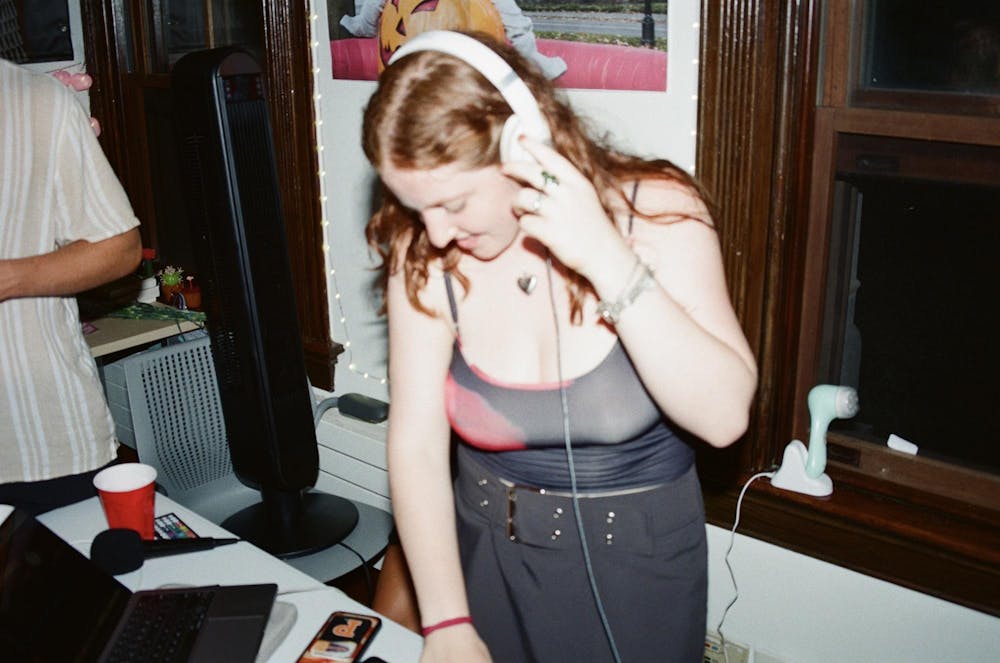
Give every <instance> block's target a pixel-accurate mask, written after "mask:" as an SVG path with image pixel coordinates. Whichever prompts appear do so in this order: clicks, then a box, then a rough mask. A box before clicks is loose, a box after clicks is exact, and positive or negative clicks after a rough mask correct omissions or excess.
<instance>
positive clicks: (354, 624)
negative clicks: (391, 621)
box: [299, 610, 382, 663]
mask: <svg viewBox="0 0 1000 663" xmlns="http://www.w3.org/2000/svg"><path fill="white" fill-rule="evenodd" d="M381 625H382V620H381V619H379V618H378V617H376V616H374V615H359V614H356V613H353V612H343V611H339V610H338V611H337V612H335V613H333V614H332V615H330V618H329V619H327V620H326V623H325V624H323V628H321V629H320V630H319V632H318V633H317V634H316V637H314V638H313V640H312V642H311V643H309V646H308V647H306V650H305V651H304V652H302V655H301V656H300V657H299V663H354V661H356V660H358V658H359V657H360V656H361V653H362V652H363V651H364V650H365V647H367V646H368V643H369V642H371V639H372V638H373V637H374V636H375V633H376V631H378V629H379V626H381Z"/></svg>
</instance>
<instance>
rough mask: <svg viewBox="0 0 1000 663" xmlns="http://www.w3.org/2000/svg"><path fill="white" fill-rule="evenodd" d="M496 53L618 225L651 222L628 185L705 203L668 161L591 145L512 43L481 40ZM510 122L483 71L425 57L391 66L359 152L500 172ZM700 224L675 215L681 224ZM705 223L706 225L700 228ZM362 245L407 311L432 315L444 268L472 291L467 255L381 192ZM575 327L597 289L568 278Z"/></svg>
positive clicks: (417, 164)
mask: <svg viewBox="0 0 1000 663" xmlns="http://www.w3.org/2000/svg"><path fill="white" fill-rule="evenodd" d="M472 36H474V37H476V38H477V39H478V40H480V41H482V42H483V43H484V44H486V45H487V46H488V47H489V48H491V49H492V50H494V51H495V52H496V53H498V54H499V55H500V56H501V57H503V58H504V60H506V61H507V63H508V64H509V65H510V66H511V68H512V69H513V70H514V72H515V73H516V74H517V75H518V76H519V77H520V78H521V80H523V81H524V82H525V84H526V85H527V86H528V89H529V90H530V91H531V93H532V95H533V96H534V97H535V100H536V101H537V103H538V106H539V109H540V110H541V113H542V116H543V117H544V118H546V119H547V121H548V124H549V130H550V132H551V134H552V147H553V148H554V149H555V150H556V151H557V152H559V153H560V154H562V155H563V156H564V157H565V158H566V159H568V160H569V161H570V163H572V164H573V165H574V166H575V167H576V168H577V169H578V170H579V171H580V172H581V173H583V175H584V176H585V177H587V179H589V180H590V181H591V182H592V183H593V185H594V188H595V189H596V191H597V194H598V197H599V199H600V201H601V205H602V206H603V207H604V211H605V212H606V213H607V215H608V219H609V222H610V223H614V221H612V219H613V212H612V207H611V206H612V204H621V203H624V204H626V205H628V207H629V208H630V209H631V211H632V213H633V214H635V215H636V216H640V217H645V216H646V215H644V214H643V213H642V212H640V211H639V210H637V209H635V206H634V205H633V204H632V202H631V201H630V200H628V199H627V198H626V197H625V196H623V195H621V193H620V191H621V185H622V182H625V181H627V180H640V179H647V178H657V179H663V180H668V181H673V182H677V183H679V184H681V185H683V186H685V187H687V188H689V189H690V190H691V191H692V193H694V194H695V195H697V196H698V197H699V198H701V200H702V201H704V202H705V204H706V205H709V199H708V196H707V195H706V193H705V192H704V190H703V189H702V187H701V186H700V185H699V184H698V182H697V181H696V180H694V178H692V177H691V176H690V175H688V174H687V173H686V172H685V171H684V170H682V169H680V168H678V167H677V166H676V165H675V164H673V163H672V162H670V161H668V160H666V159H642V158H639V157H635V156H631V155H628V154H625V153H623V152H620V151H618V150H615V149H613V148H611V147H608V146H607V145H606V144H604V143H605V142H606V141H600V142H599V141H598V140H595V139H594V138H593V137H591V136H590V135H589V133H588V131H587V128H586V127H585V126H584V124H583V122H582V121H581V120H580V119H579V118H578V117H577V116H576V114H574V112H573V111H572V110H571V109H570V107H569V105H568V104H567V103H566V102H565V101H563V100H562V99H561V98H560V97H559V95H558V94H557V92H556V90H555V88H554V86H553V85H552V83H551V82H549V81H548V80H547V79H546V78H545V77H544V76H543V75H542V74H541V72H540V71H539V70H538V69H536V68H535V67H534V65H532V64H530V63H529V62H528V61H527V60H526V59H524V58H523V57H522V56H521V55H520V54H518V53H517V52H516V51H515V50H514V49H513V48H512V47H510V46H508V45H507V44H502V43H498V42H496V41H495V40H493V39H492V38H490V37H488V36H486V35H482V34H479V33H474V34H473V35H472ZM512 114H513V111H512V110H511V108H510V106H508V105H507V102H506V100H504V98H503V96H502V95H501V94H500V92H499V91H498V90H497V89H496V88H495V87H494V86H493V85H492V84H491V83H490V82H489V81H487V80H486V78H485V77H484V76H483V75H482V74H480V73H479V72H478V71H477V70H476V69H474V68H473V67H472V66H470V65H468V64H467V63H465V62H463V61H462V60H460V59H458V58H456V57H453V56H451V55H447V54H444V53H440V52H437V51H420V52H416V53H413V54H411V55H408V56H406V57H404V58H402V59H400V60H399V61H398V62H396V63H394V64H392V65H391V66H390V67H388V68H387V69H386V70H385V71H384V72H383V73H382V75H381V76H380V78H379V84H378V88H377V89H376V91H375V93H374V94H373V95H372V97H371V99H370V100H369V102H368V105H367V107H366V108H365V113H364V123H363V135H362V145H363V147H364V151H365V156H367V157H368V160H369V161H370V162H371V164H372V165H373V166H374V167H375V169H376V170H379V169H381V168H382V167H383V166H384V165H391V166H393V167H394V168H400V169H415V170H425V169H433V168H438V167H440V166H444V165H449V164H453V163H457V164H460V165H463V166H466V167H467V168H468V169H469V170H475V169H479V168H485V167H488V166H493V165H497V164H499V163H500V133H501V130H502V129H503V125H504V122H505V121H506V120H507V118H508V117H510V116H511V115H512ZM686 219H694V217H688V216H685V215H681V214H678V215H677V219H676V220H686ZM695 220H699V221H702V222H705V221H704V220H703V219H695ZM365 237H366V238H367V240H368V244H369V246H371V247H372V248H373V249H374V250H375V251H376V252H377V253H378V254H379V256H380V258H381V259H382V264H381V266H380V274H379V280H378V284H379V286H380V287H381V288H382V291H383V305H382V310H383V312H384V310H385V303H384V293H385V287H386V284H387V281H388V278H389V275H390V273H395V272H396V271H397V270H398V269H402V270H403V272H404V276H405V282H406V293H407V297H408V299H409V301H410V303H411V304H412V305H413V306H414V307H415V308H416V309H417V310H419V311H423V312H424V313H427V314H428V315H433V312H432V311H430V310H428V309H427V308H426V307H425V306H424V305H423V304H422V303H421V302H420V298H419V293H420V291H421V290H423V288H424V287H425V286H426V285H427V278H428V265H429V264H430V262H431V261H434V260H440V261H441V264H442V267H443V269H444V270H445V271H450V272H452V273H453V274H454V275H455V276H456V278H457V279H458V280H459V282H460V283H461V284H462V286H463V287H464V288H468V287H469V283H468V279H466V278H465V277H464V276H463V275H462V274H461V272H460V271H459V270H458V269H457V265H458V262H459V259H460V257H461V251H460V250H459V249H458V248H457V247H455V246H450V247H446V248H444V249H438V248H435V247H434V246H433V245H432V244H431V243H430V240H429V239H428V237H427V233H426V231H425V229H424V225H423V223H422V222H421V220H420V215H419V213H418V212H416V211H414V210H411V209H408V208H406V207H404V206H403V205H402V204H401V203H400V202H399V200H398V199H397V198H396V197H395V196H394V195H393V193H392V191H390V190H389V189H388V187H386V186H385V185H384V184H381V206H380V207H379V209H377V210H376V211H375V213H374V214H373V215H372V217H371V219H369V221H368V225H367V227H366V228H365ZM567 282H568V286H567V287H568V288H569V295H570V302H571V308H570V311H571V319H572V320H573V321H574V322H577V323H578V322H580V321H581V320H582V306H583V299H584V293H585V292H587V291H588V290H590V285H589V283H588V282H587V281H586V279H584V278H583V277H581V276H579V275H577V274H575V273H569V274H567Z"/></svg>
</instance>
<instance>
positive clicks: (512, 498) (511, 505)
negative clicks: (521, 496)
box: [506, 486, 517, 542]
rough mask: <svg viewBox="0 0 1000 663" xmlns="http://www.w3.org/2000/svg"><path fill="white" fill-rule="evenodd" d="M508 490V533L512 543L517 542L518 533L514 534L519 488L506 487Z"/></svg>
mask: <svg viewBox="0 0 1000 663" xmlns="http://www.w3.org/2000/svg"><path fill="white" fill-rule="evenodd" d="M506 490H507V523H506V533H507V538H508V539H509V540H510V541H514V542H516V541H517V533H516V532H514V513H515V511H516V510H517V486H506Z"/></svg>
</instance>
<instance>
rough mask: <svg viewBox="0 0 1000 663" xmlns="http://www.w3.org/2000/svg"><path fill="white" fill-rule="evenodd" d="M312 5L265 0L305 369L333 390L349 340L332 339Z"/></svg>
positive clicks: (274, 117)
mask: <svg viewBox="0 0 1000 663" xmlns="http://www.w3.org/2000/svg"><path fill="white" fill-rule="evenodd" d="M307 4H308V3H301V2H291V1H290V0H286V1H285V2H263V8H264V33H265V44H266V49H267V63H266V70H267V82H268V89H269V90H270V91H271V97H272V98H271V120H272V124H273V126H274V128H275V132H274V136H275V140H274V142H275V152H276V154H277V159H278V179H279V182H280V185H281V191H282V204H283V206H284V211H285V226H286V230H287V233H288V248H289V252H290V253H291V255H292V256H293V257H294V259H293V260H292V278H293V281H294V284H295V292H296V305H297V307H298V312H299V326H300V329H301V333H302V343H303V348H304V350H305V356H306V371H307V372H308V374H309V378H310V380H311V381H312V383H313V385H315V386H317V387H320V388H323V389H326V390H333V378H334V365H335V363H336V358H337V355H338V354H340V353H341V352H342V351H343V347H342V346H341V345H340V344H338V343H335V342H334V341H333V340H332V339H331V338H330V315H329V300H328V298H327V289H326V257H325V255H324V253H323V243H324V237H323V228H322V226H321V220H322V215H323V210H322V204H321V201H320V182H319V159H318V158H317V154H316V118H315V106H314V103H313V74H312V67H313V65H312V49H311V48H310V40H311V38H312V35H311V34H310V20H309V12H308V7H307V6H306V5H307Z"/></svg>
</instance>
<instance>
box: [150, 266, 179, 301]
mask: <svg viewBox="0 0 1000 663" xmlns="http://www.w3.org/2000/svg"><path fill="white" fill-rule="evenodd" d="M156 275H157V276H159V277H160V301H162V302H163V303H164V304H172V303H173V301H174V294H175V293H178V292H180V291H182V290H183V289H184V284H183V283H182V282H181V277H182V276H183V275H184V270H183V269H182V268H180V267H174V266H173V265H167V266H166V267H164V268H163V269H161V270H160V271H159V272H157V273H156Z"/></svg>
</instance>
